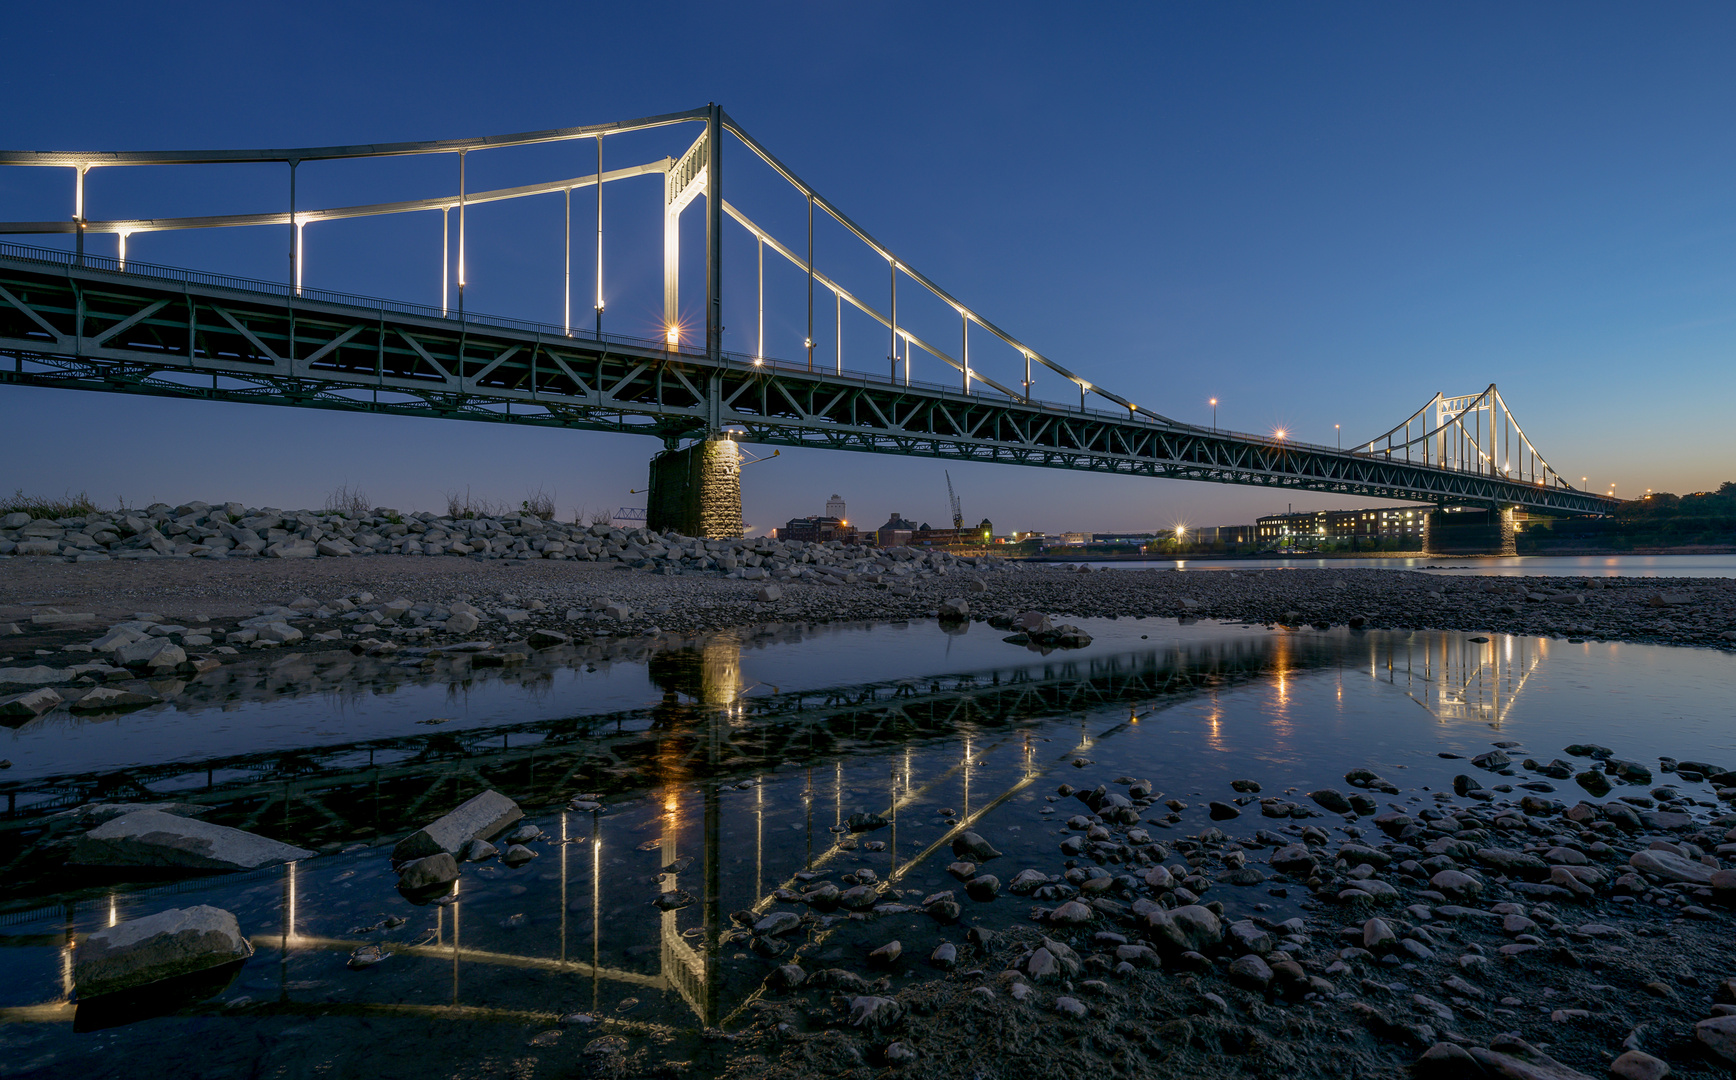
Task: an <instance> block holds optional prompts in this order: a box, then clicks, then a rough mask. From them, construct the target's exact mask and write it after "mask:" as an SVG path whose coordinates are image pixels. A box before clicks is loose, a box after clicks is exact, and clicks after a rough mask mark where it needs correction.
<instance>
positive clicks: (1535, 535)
mask: <svg viewBox="0 0 1736 1080" xmlns="http://www.w3.org/2000/svg"><path fill="white" fill-rule="evenodd" d="M1516 542H1517V545H1518V550H1520V551H1522V552H1523V551H1527V550H1530V551H1542V550H1547V549H1549V548H1569V547H1609V548H1617V549H1620V548H1631V547H1685V546H1692V545H1727V544H1736V481H1731V480H1726V481H1725V482H1724V483H1722V484H1720V485H1718V490H1717V491H1697V492H1694V493H1693V494H1690V495H1673V494H1671V493H1669V492H1667V491H1658V492H1653V493H1651V494H1649V495H1646V496H1644V497H1643V498H1638V499H1629V500H1627V501H1626V502H1623V503H1622V504H1621V505H1620V506H1619V507H1617V508H1616V511H1615V513H1614V514H1612V515H1611V516H1609V517H1605V518H1567V519H1563V520H1558V521H1554V522H1535V523H1533V524H1531V525H1530V526H1528V527H1527V528H1525V529H1524V530H1523V531H1522V532H1521V533H1520V534H1519V536H1518V538H1517V541H1516Z"/></svg>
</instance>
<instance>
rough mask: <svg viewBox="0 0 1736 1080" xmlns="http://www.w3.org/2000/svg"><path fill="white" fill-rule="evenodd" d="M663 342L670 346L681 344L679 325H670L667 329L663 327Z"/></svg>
mask: <svg viewBox="0 0 1736 1080" xmlns="http://www.w3.org/2000/svg"><path fill="white" fill-rule="evenodd" d="M663 340H664V341H666V342H667V343H669V344H670V345H679V344H681V326H680V324H678V323H670V324H669V325H668V326H667V327H665V328H664V331H663Z"/></svg>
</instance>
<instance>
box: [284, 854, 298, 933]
mask: <svg viewBox="0 0 1736 1080" xmlns="http://www.w3.org/2000/svg"><path fill="white" fill-rule="evenodd" d="M295 866H296V864H295V863H294V862H293V861H292V862H291V863H290V864H289V870H288V882H289V911H288V914H287V921H286V922H285V925H286V926H287V927H288V930H287V932H286V933H285V934H284V936H285V937H287V938H290V939H292V940H293V939H294V938H295Z"/></svg>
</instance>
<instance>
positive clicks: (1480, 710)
mask: <svg viewBox="0 0 1736 1080" xmlns="http://www.w3.org/2000/svg"><path fill="white" fill-rule="evenodd" d="M1367 648H1368V674H1369V677H1370V678H1373V679H1375V680H1376V681H1378V682H1384V683H1388V684H1390V685H1392V686H1396V687H1399V688H1401V689H1403V691H1404V692H1405V694H1406V695H1407V696H1408V697H1410V699H1411V700H1413V701H1415V702H1416V703H1417V704H1418V705H1421V706H1422V707H1423V708H1425V709H1427V710H1428V711H1429V712H1430V713H1431V714H1433V715H1434V716H1435V717H1436V718H1438V719H1440V720H1475V721H1478V722H1481V723H1486V724H1488V725H1489V726H1490V727H1493V728H1499V727H1500V726H1501V725H1502V724H1503V723H1504V722H1505V721H1506V719H1507V714H1508V713H1509V712H1511V711H1512V708H1513V705H1514V702H1516V701H1517V700H1518V698H1519V694H1520V692H1521V691H1522V690H1524V689H1525V683H1526V681H1527V680H1529V679H1530V678H1531V675H1532V673H1533V672H1535V671H1536V670H1537V668H1538V665H1540V664H1541V663H1542V662H1543V659H1544V657H1545V656H1547V655H1548V652H1549V640H1548V639H1547V638H1532V637H1515V636H1511V635H1497V636H1494V637H1492V638H1486V639H1484V640H1482V641H1478V640H1476V639H1474V638H1470V637H1466V636H1464V635H1460V634H1413V635H1409V636H1408V637H1404V638H1398V637H1390V636H1389V637H1382V638H1370V639H1369V640H1368V643H1367Z"/></svg>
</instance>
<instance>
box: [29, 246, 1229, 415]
mask: <svg viewBox="0 0 1736 1080" xmlns="http://www.w3.org/2000/svg"><path fill="white" fill-rule="evenodd" d="M0 258H9V259H19V260H22V261H26V262H40V263H48V264H51V265H54V266H59V267H63V268H68V269H75V268H83V269H87V270H98V271H103V272H106V273H113V274H134V275H138V276H141V277H149V278H154V279H160V280H165V281H174V282H179V283H183V284H188V285H205V286H209V287H211V288H217V289H229V290H233V291H236V292H250V293H259V294H262V295H265V296H272V297H277V298H280V299H284V300H288V301H292V302H293V301H295V300H307V301H314V302H317V303H322V304H339V305H342V306H345V307H359V308H366V309H368V310H370V311H389V312H394V313H397V314H400V315H414V316H417V317H419V318H427V319H439V320H441V321H443V322H448V323H455V324H466V323H473V324H477V325H483V326H496V327H500V328H502V329H507V330H518V331H523V332H527V333H534V334H541V335H544V336H545V337H550V338H573V339H575V340H583V341H599V342H605V343H613V344H622V345H631V346H635V347H637V348H642V349H649V350H652V351H655V352H666V353H670V354H671V355H677V356H681V357H684V358H689V359H694V360H704V358H705V356H704V354H703V353H702V352H697V351H693V350H688V349H684V348H682V347H680V346H675V347H673V348H671V347H670V345H669V344H668V342H667V341H665V340H663V339H660V338H648V337H637V336H634V335H631V334H603V335H601V336H598V335H597V334H595V333H581V332H577V331H573V332H569V331H568V330H566V329H565V328H563V327H561V326H558V325H555V324H553V323H544V322H537V321H535V320H532V319H515V318H510V317H508V316H503V315H490V314H488V313H486V312H472V311H467V312H464V313H463V314H459V313H458V312H457V311H454V310H450V309H449V310H447V311H445V312H442V311H441V309H440V308H438V307H434V306H430V305H427V304H414V303H409V302H406V301H402V300H388V299H385V298H383V297H378V296H368V295H365V294H361V293H344V292H334V291H332V290H330V289H312V288H306V287H303V288H301V289H299V290H297V289H295V288H294V287H293V286H291V285H289V284H287V283H285V282H281V281H263V280H260V279H258V278H247V277H237V276H235V275H232V274H213V273H210V272H207V271H203V270H190V269H187V268H185V267H177V266H165V265H162V264H160V263H150V262H140V261H138V260H135V259H125V260H123V259H119V258H115V257H113V256H107V255H95V254H91V253H88V252H87V253H86V254H85V255H84V256H83V258H82V260H81V259H80V258H79V257H78V256H77V255H76V254H74V253H73V252H70V251H62V250H60V249H58V248H43V247H36V246H33V245H29V244H16V243H11V242H9V241H0ZM723 357H724V359H725V360H727V361H730V362H732V363H734V364H737V365H739V366H742V367H747V368H758V369H763V370H767V371H781V372H794V373H801V374H808V373H810V370H811V373H812V374H816V375H825V376H827V377H828V378H831V379H843V380H846V381H853V382H857V383H860V384H863V385H875V386H885V385H891V386H909V387H911V388H913V389H920V390H924V391H931V392H935V393H943V394H951V395H959V394H961V393H963V391H961V390H960V389H959V387H958V386H957V385H955V384H952V383H937V382H928V381H924V380H919V379H901V378H899V377H896V376H893V375H878V374H875V373H872V372H864V371H854V370H846V371H844V372H843V373H842V374H839V373H837V372H834V371H832V370H831V369H829V368H826V367H823V366H816V367H814V368H813V369H810V368H809V367H808V365H807V362H806V361H795V360H789V359H785V358H781V357H772V356H755V355H754V354H752V353H745V352H731V351H726V352H724V353H723ZM978 385H981V384H978ZM970 396H971V397H978V396H987V397H996V398H999V397H1001V396H1002V395H1001V394H999V393H998V392H993V391H991V392H989V393H987V394H984V393H983V392H982V391H979V390H977V389H974V388H973V389H972V390H971V391H970ZM1015 400H1016V399H1015ZM1036 403H1039V404H1042V405H1044V406H1045V407H1047V408H1051V409H1065V410H1066V411H1068V412H1074V413H1079V414H1082V415H1087V416H1104V417H1119V418H1122V419H1127V418H1128V417H1127V414H1126V413H1124V412H1121V411H1120V410H1110V409H1098V408H1080V407H1075V406H1071V405H1065V404H1061V403H1057V402H1052V401H1038V402H1036ZM1159 426H1161V425H1159ZM1224 434H1226V435H1228V434H1232V433H1230V432H1224ZM1246 437H1247V438H1257V436H1246Z"/></svg>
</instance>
